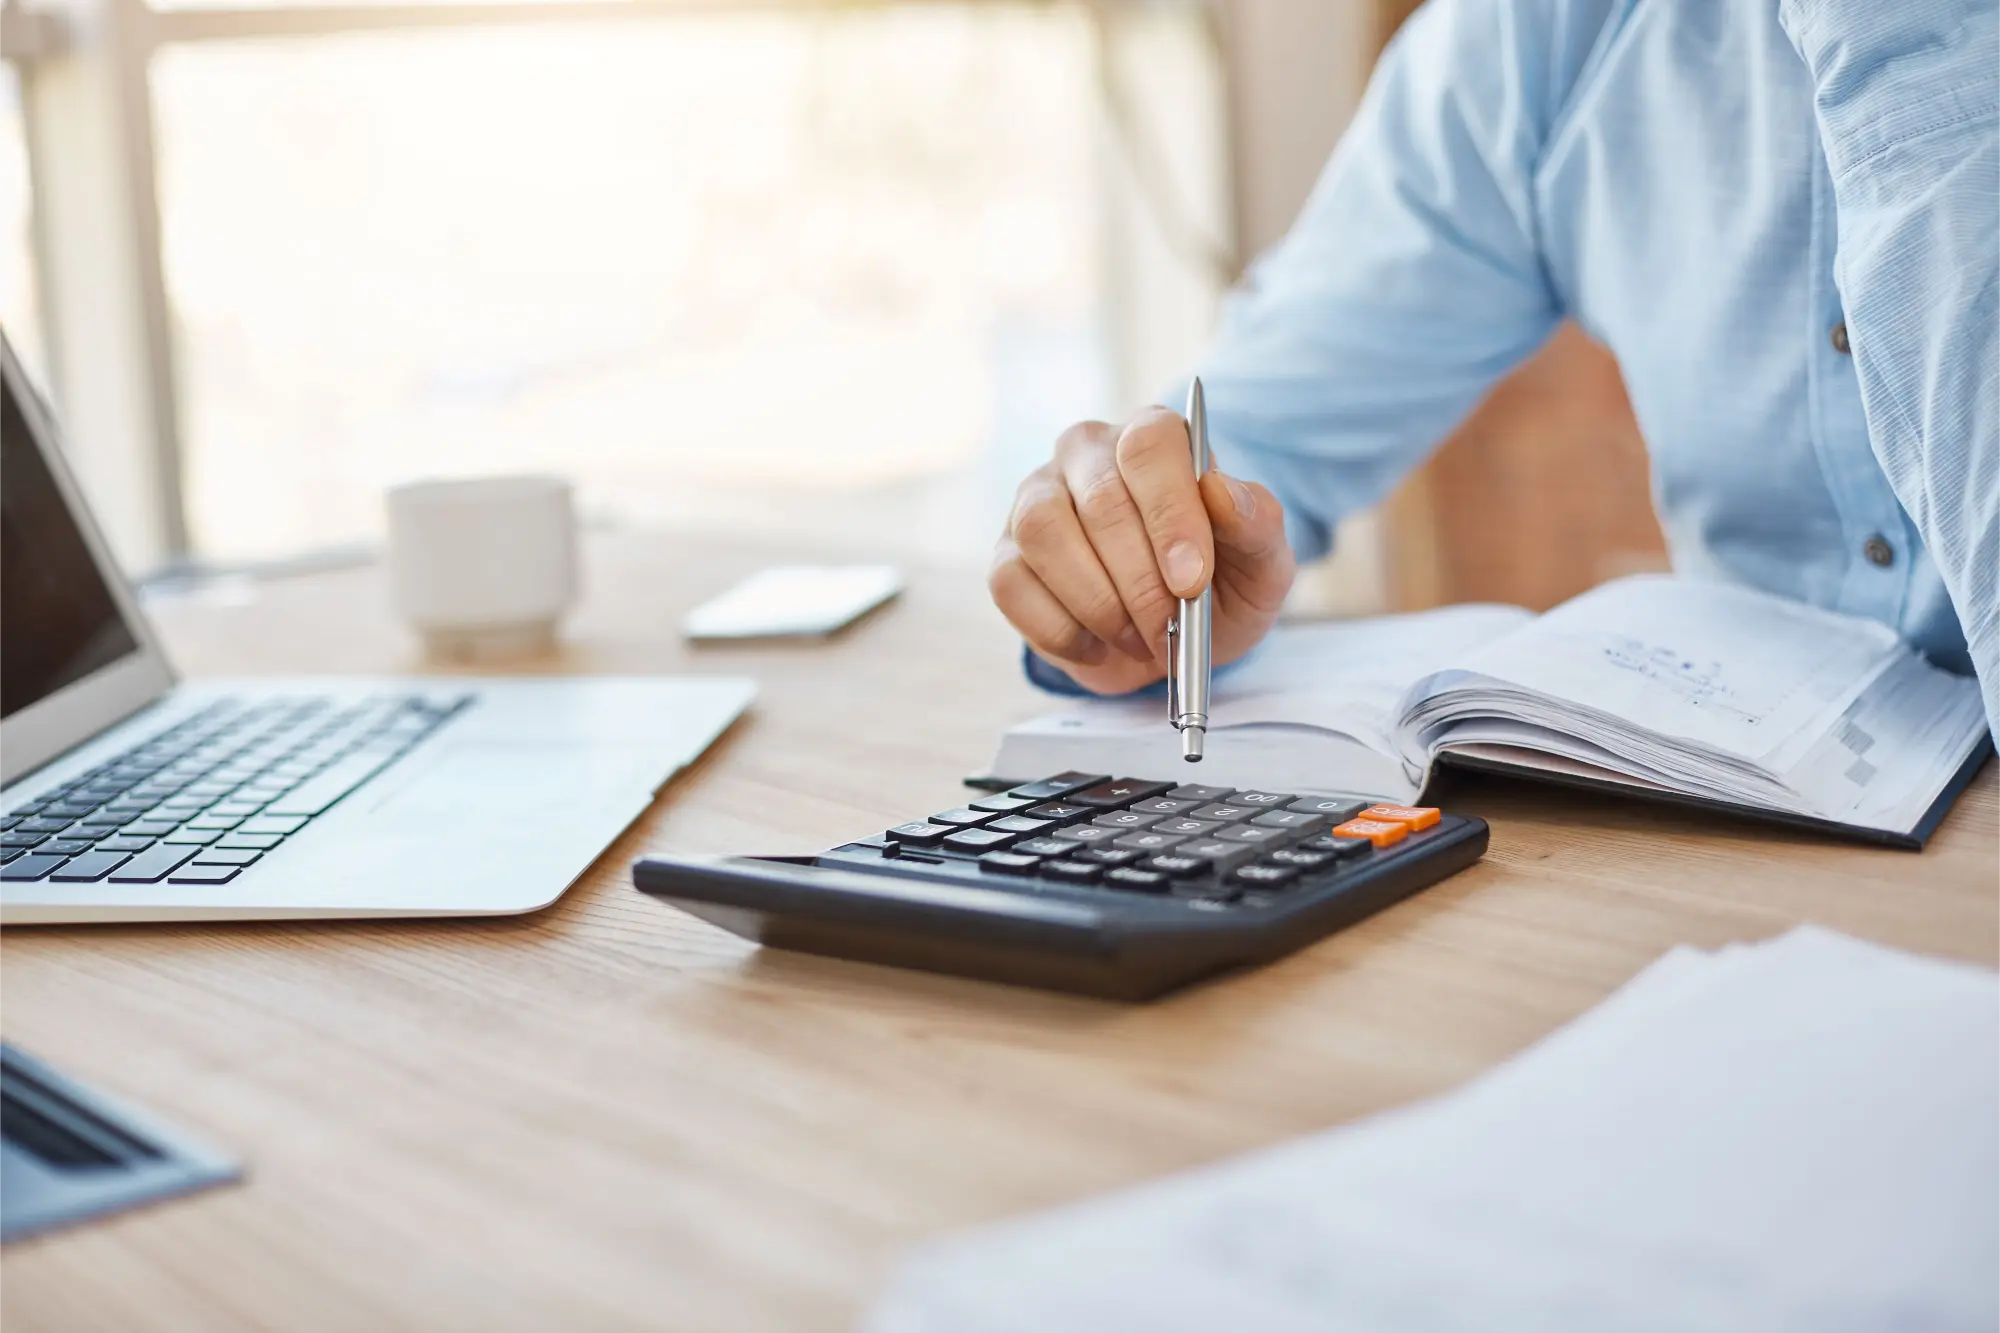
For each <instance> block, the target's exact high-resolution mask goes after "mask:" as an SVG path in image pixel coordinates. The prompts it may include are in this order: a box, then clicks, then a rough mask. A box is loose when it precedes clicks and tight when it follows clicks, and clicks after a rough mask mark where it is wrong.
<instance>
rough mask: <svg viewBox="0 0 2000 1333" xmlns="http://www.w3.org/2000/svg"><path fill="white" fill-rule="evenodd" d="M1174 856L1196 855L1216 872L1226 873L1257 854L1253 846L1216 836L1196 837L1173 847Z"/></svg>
mask: <svg viewBox="0 0 2000 1333" xmlns="http://www.w3.org/2000/svg"><path fill="white" fill-rule="evenodd" d="M1173 854H1174V855H1175V856H1198V857H1200V858H1201V859H1202V860H1204V861H1206V862H1208V864H1209V865H1210V866H1211V867H1212V868H1213V869H1214V870H1215V872H1216V873H1217V874H1227V873H1228V872H1230V871H1232V870H1234V869H1236V867H1238V866H1240V865H1242V864H1244V863H1245V862H1247V861H1248V860H1249V859H1250V858H1251V857H1253V856H1255V855H1256V854H1257V850H1256V849H1255V848H1254V847H1245V846H1244V845H1243V844H1242V843H1240V842H1223V841H1221V840H1219V839H1216V838H1196V839H1194V840H1193V841H1191V842H1184V843H1182V844H1181V845H1180V846H1178V847H1176V848H1174V851H1173Z"/></svg>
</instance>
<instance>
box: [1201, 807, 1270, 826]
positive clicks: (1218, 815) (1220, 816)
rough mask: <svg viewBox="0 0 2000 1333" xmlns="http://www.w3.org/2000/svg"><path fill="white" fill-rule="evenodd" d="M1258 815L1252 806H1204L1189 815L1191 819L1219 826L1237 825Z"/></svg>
mask: <svg viewBox="0 0 2000 1333" xmlns="http://www.w3.org/2000/svg"><path fill="white" fill-rule="evenodd" d="M1256 813H1257V808H1256V807H1255V806H1250V805H1204V806H1202V807H1201V808H1200V809H1199V810H1195V811H1193V812H1191V813H1190V814H1189V815H1188V818H1189V819H1206V820H1209V821H1211V822H1213V823H1217V824H1235V823H1240V822H1241V821H1243V820H1245V819H1248V818H1250V816H1252V815H1254V814H1256Z"/></svg>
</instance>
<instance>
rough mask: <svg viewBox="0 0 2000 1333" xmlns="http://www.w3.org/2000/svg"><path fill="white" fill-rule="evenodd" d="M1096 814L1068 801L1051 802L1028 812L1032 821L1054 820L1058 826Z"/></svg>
mask: <svg viewBox="0 0 2000 1333" xmlns="http://www.w3.org/2000/svg"><path fill="white" fill-rule="evenodd" d="M1094 813H1096V812H1095V811H1093V810H1092V809H1091V808H1090V807H1089V806H1087V805H1071V804H1070V803H1069V802H1067V801H1050V802H1048V803H1047V804H1045V805H1038V806H1036V807H1035V808H1034V809H1032V810H1030V811H1028V817H1029V818H1030V819H1052V820H1054V821H1055V822H1056V823H1058V824H1067V823H1069V822H1070V821H1071V820H1072V819H1082V818H1083V817H1084V816H1086V815H1090V814H1094Z"/></svg>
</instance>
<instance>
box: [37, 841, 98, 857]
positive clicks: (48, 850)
mask: <svg viewBox="0 0 2000 1333" xmlns="http://www.w3.org/2000/svg"><path fill="white" fill-rule="evenodd" d="M94 846H96V843H94V842H92V841H91V840H90V839H89V838H52V839H50V840H49V841H47V842H45V843H43V844H42V845H41V846H39V847H37V848H36V849H35V850H36V851H37V852H40V853H41V854H42V855H43V856H75V855H77V854H79V853H81V852H87V851H89V850H90V849H91V848H92V847H94Z"/></svg>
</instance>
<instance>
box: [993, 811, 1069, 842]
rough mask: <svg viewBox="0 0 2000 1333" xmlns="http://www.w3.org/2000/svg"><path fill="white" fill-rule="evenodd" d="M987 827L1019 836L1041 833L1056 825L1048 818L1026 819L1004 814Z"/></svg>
mask: <svg viewBox="0 0 2000 1333" xmlns="http://www.w3.org/2000/svg"><path fill="white" fill-rule="evenodd" d="M986 827H987V828H990V829H997V830H998V831H1000V832H1001V833H1011V834H1013V835H1014V836H1015V837H1017V838H1018V837H1023V836H1026V835H1028V834H1032V833H1040V832H1042V831H1043V830H1045V829H1049V828H1053V827H1055V826H1054V825H1052V824H1050V823H1049V821H1048V820H1046V819H1026V818H1023V817H1022V816H1020V815H1002V816H1000V818H998V819H996V820H994V821H993V822H992V823H990V824H988V825H986Z"/></svg>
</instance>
